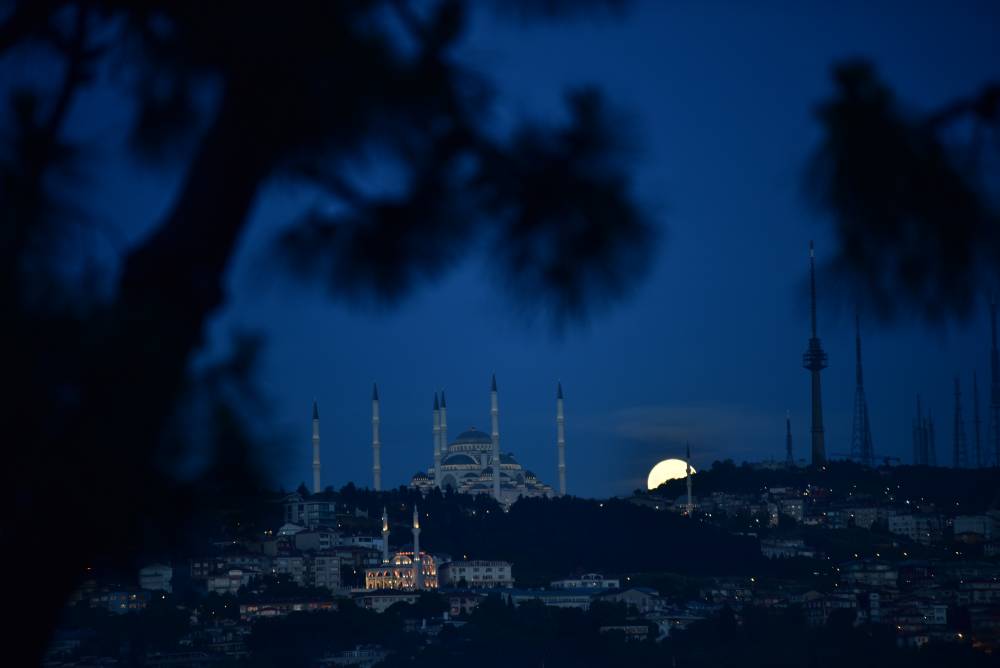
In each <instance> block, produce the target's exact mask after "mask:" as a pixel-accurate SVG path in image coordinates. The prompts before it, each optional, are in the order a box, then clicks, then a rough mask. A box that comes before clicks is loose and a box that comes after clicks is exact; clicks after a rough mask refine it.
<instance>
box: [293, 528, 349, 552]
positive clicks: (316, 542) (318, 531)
mask: <svg viewBox="0 0 1000 668" xmlns="http://www.w3.org/2000/svg"><path fill="white" fill-rule="evenodd" d="M292 540H293V543H294V545H295V549H296V550H301V551H302V552H315V551H317V550H329V549H332V548H334V547H337V546H338V545H341V544H343V543H342V541H341V537H340V534H338V533H337V532H336V531H335V530H333V529H331V528H329V527H326V526H317V527H316V528H315V529H306V530H303V531H299V532H297V533H296V534H295V535H294V536H293V537H292Z"/></svg>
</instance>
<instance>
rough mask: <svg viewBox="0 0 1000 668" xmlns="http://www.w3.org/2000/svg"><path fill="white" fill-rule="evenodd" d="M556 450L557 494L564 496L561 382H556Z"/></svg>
mask: <svg viewBox="0 0 1000 668" xmlns="http://www.w3.org/2000/svg"><path fill="white" fill-rule="evenodd" d="M556 450H557V451H558V453H559V496H566V416H565V415H564V414H563V393H562V383H557V384H556Z"/></svg>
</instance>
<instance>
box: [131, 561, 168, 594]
mask: <svg viewBox="0 0 1000 668" xmlns="http://www.w3.org/2000/svg"><path fill="white" fill-rule="evenodd" d="M173 577H174V569H173V568H171V567H170V566H167V565H166V564H150V565H149V566H143V567H142V568H140V569H139V588H140V589H146V590H149V591H165V592H167V593H168V594H169V593H170V592H171V591H172V589H171V586H170V581H171V580H172V579H173Z"/></svg>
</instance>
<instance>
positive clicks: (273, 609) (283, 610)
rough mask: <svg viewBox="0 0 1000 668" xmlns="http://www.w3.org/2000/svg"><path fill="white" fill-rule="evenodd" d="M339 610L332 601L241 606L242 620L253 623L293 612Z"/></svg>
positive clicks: (306, 600)
mask: <svg viewBox="0 0 1000 668" xmlns="http://www.w3.org/2000/svg"><path fill="white" fill-rule="evenodd" d="M336 609H337V603H336V601H333V600H331V599H313V598H301V599H288V600H284V599H282V600H270V601H254V602H251V603H243V604H240V619H242V620H243V621H251V620H254V619H258V618H261V617H284V616H286V615H289V614H291V613H293V612H323V611H331V610H336Z"/></svg>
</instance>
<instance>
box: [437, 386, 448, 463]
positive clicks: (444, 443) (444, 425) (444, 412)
mask: <svg viewBox="0 0 1000 668" xmlns="http://www.w3.org/2000/svg"><path fill="white" fill-rule="evenodd" d="M438 443H440V444H441V445H440V446H439V448H438V449H439V450H440V451H441V461H444V458H445V455H447V454H448V403H447V402H446V401H445V398H444V390H441V432H440V434H439V435H438ZM441 477H442V478H444V472H442V473H441Z"/></svg>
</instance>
